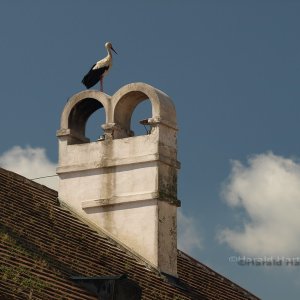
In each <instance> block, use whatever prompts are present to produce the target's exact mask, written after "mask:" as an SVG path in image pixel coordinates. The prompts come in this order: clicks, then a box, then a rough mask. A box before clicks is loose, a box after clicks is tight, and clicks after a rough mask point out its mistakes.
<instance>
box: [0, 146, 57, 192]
mask: <svg viewBox="0 0 300 300" xmlns="http://www.w3.org/2000/svg"><path fill="white" fill-rule="evenodd" d="M0 166H1V167H2V168H4V169H7V170H10V171H13V172H15V173H18V174H20V175H23V176H25V177H27V178H29V179H32V178H37V177H43V176H49V175H54V174H56V164H54V163H53V162H51V161H50V160H49V159H48V158H47V156H46V151H45V149H43V148H31V147H29V146H28V147H26V148H21V147H19V146H14V147H13V148H11V149H10V150H8V151H6V152H4V153H3V154H2V155H1V156H0ZM35 181H36V182H38V183H40V184H43V185H46V186H48V187H50V188H52V189H55V190H57V188H58V178H57V177H56V176H55V177H50V178H44V179H39V180H35Z"/></svg>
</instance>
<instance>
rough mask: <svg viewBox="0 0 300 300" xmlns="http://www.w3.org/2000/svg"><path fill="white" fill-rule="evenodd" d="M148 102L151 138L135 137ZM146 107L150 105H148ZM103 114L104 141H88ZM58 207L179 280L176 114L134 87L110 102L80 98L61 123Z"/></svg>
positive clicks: (89, 94) (151, 91)
mask: <svg viewBox="0 0 300 300" xmlns="http://www.w3.org/2000/svg"><path fill="white" fill-rule="evenodd" d="M145 99H149V100H150V102H151V105H152V117H151V118H149V119H148V120H144V123H147V124H148V126H149V127H150V128H151V132H150V133H149V134H145V135H142V136H132V135H133V132H132V131H131V127H130V122H131V116H132V114H133V111H134V109H135V108H136V106H137V105H138V104H139V103H140V102H142V101H144V100H145ZM149 100H148V101H149ZM99 108H101V109H104V111H105V116H106V123H105V124H103V125H102V128H103V129H104V135H105V138H104V139H103V140H101V141H97V142H90V141H89V139H87V138H86V137H85V125H86V122H87V120H88V118H89V117H90V116H91V114H92V113H93V112H95V111H96V110H97V109H99ZM60 126H61V128H60V129H59V130H58V131H57V137H58V140H59V166H58V168H57V174H58V175H59V179H60V180H59V199H60V201H61V202H62V203H64V204H65V205H66V206H68V207H69V208H70V209H72V210H73V211H74V212H75V213H77V214H78V215H80V216H81V217H82V218H84V219H85V220H87V221H89V222H90V223H92V224H93V225H95V226H97V227H98V228H100V229H101V230H102V231H104V232H105V233H107V234H109V235H110V236H111V237H112V238H114V239H115V240H117V241H118V242H120V243H121V244H123V245H125V246H126V247H128V248H130V249H131V250H132V251H133V252H135V253H136V254H138V255H139V256H140V257H142V258H143V259H144V260H145V261H147V262H148V263H149V264H151V265H152V266H154V267H155V268H157V269H158V270H159V271H161V272H164V273H168V274H170V275H173V276H177V215H176V211H177V207H178V206H180V201H179V200H178V199H177V170H178V169H179V162H178V161H177V147H176V135H177V124H176V112H175V107H174V105H173V103H172V101H171V99H170V98H169V97H168V96H167V95H166V94H164V93H163V92H161V91H159V90H158V89H156V88H154V87H152V86H150V85H148V84H145V83H133V84H129V85H126V86H124V87H122V88H121V89H120V90H119V91H118V92H116V93H115V94H114V95H113V96H108V95H106V94H104V93H102V92H98V91H89V90H87V91H83V92H80V93H78V94H76V95H74V96H72V97H71V98H70V99H69V101H68V102H67V104H66V106H65V108H64V110H63V112H62V116H61V125H60Z"/></svg>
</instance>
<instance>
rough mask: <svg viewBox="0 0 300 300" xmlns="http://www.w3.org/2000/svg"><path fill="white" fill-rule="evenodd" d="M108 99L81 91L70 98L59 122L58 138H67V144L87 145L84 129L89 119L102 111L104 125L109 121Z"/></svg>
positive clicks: (96, 93)
mask: <svg viewBox="0 0 300 300" xmlns="http://www.w3.org/2000/svg"><path fill="white" fill-rule="evenodd" d="M109 102H110V97H109V96H108V95H106V94H103V93H101V92H98V91H82V92H80V93H77V94H75V95H74V96H72V97H71V98H70V99H69V100H68V102H67V104H66V105H65V107H64V109H63V112H62V115H61V120H60V130H59V132H58V134H59V135H60V136H62V135H65V136H69V138H68V144H80V143H87V142H89V139H88V138H87V137H86V136H85V128H86V124H87V121H88V119H89V117H90V116H91V115H92V114H93V113H94V112H95V111H97V110H98V109H102V108H103V109H104V113H105V123H107V122H108V119H109V104H110V103H109Z"/></svg>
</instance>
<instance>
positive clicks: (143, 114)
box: [130, 99, 152, 136]
mask: <svg viewBox="0 0 300 300" xmlns="http://www.w3.org/2000/svg"><path fill="white" fill-rule="evenodd" d="M151 117H152V106H151V102H150V100H149V99H145V100H143V101H142V102H140V103H138V105H137V106H136V107H135V109H134V111H133V113H132V115H131V120H130V130H131V131H132V132H133V134H134V136H138V135H145V134H150V132H151V127H150V126H149V125H148V124H147V120H148V119H149V118H151Z"/></svg>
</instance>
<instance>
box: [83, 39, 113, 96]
mask: <svg viewBox="0 0 300 300" xmlns="http://www.w3.org/2000/svg"><path fill="white" fill-rule="evenodd" d="M105 48H106V50H107V56H106V57H105V58H103V59H101V60H99V61H97V63H95V64H94V65H93V66H92V68H91V69H90V70H89V72H88V73H87V74H86V75H85V76H84V77H83V79H82V83H83V84H84V85H85V86H86V88H87V89H89V88H91V87H92V86H94V85H95V84H96V83H97V82H98V81H100V91H101V92H103V77H104V76H106V75H107V73H108V71H109V70H110V68H111V66H112V52H111V50H112V51H114V52H115V53H116V54H117V52H116V51H115V49H114V48H113V46H112V44H111V43H110V42H107V43H105Z"/></svg>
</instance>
